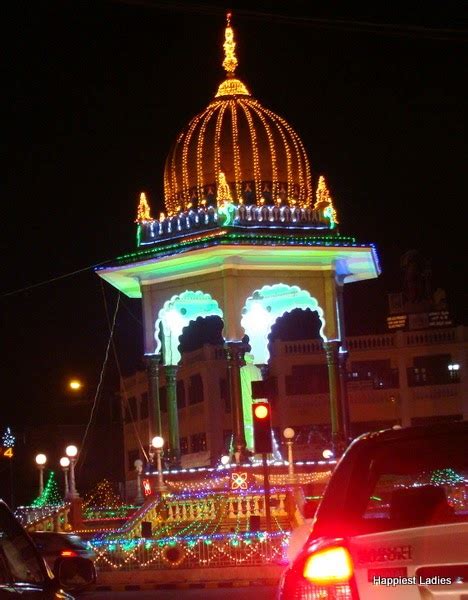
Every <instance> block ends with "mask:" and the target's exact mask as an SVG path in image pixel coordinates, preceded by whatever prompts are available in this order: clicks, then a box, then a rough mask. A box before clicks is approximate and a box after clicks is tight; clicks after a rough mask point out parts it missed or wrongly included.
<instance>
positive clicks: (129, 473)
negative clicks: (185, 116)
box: [121, 326, 468, 494]
mask: <svg viewBox="0 0 468 600" xmlns="http://www.w3.org/2000/svg"><path fill="white" fill-rule="evenodd" d="M467 341H468V328H467V327H465V326H458V327H449V328H438V329H424V330H416V331H397V332H389V333H384V334H379V335H363V336H355V337H349V338H347V347H348V350H349V357H348V366H347V391H348V393H347V396H348V402H349V415H350V425H351V427H350V429H351V432H352V435H353V436H355V435H358V434H360V433H363V432H365V431H372V430H377V429H381V428H384V427H391V426H393V425H397V424H399V425H402V426H408V425H420V424H424V423H430V422H434V421H441V420H452V419H457V420H460V419H467V418H468V381H467V378H466V369H464V368H463V367H464V365H466V364H467V351H468V345H467ZM326 370H327V364H326V361H325V357H324V353H323V349H322V343H321V341H320V340H318V339H314V340H300V341H290V342H283V341H279V340H277V341H275V342H273V343H272V345H271V358H270V362H269V365H268V370H267V377H268V379H269V381H270V382H272V385H271V389H272V390H273V391H272V397H271V398H270V401H271V403H272V413H273V427H274V431H275V437H276V439H277V441H278V445H279V446H280V448H282V446H283V441H282V433H281V432H282V431H283V429H284V428H286V427H292V428H293V429H294V431H295V434H296V435H295V440H294V456H295V459H296V460H314V459H317V458H320V456H321V454H322V452H323V450H324V449H325V448H326V447H327V446H328V445H329V443H330V418H329V401H330V399H329V392H328V379H327V374H326ZM160 386H161V387H160V401H161V409H162V427H163V436H167V435H168V422H167V406H166V391H165V386H166V382H165V378H164V374H162V376H161V380H160ZM121 398H122V411H123V427H124V455H125V457H124V459H125V477H126V485H127V489H128V490H129V493H130V494H131V490H132V488H133V486H134V481H135V477H136V475H135V468H134V461H135V459H137V458H143V459H144V456H141V454H142V451H141V450H140V443H141V444H142V445H143V447H144V448H146V451H148V447H149V435H150V429H151V427H150V422H149V420H148V414H150V412H151V407H150V405H149V398H150V397H149V394H148V377H147V374H146V372H145V371H143V370H142V371H138V372H136V373H135V374H134V375H132V376H129V377H127V378H125V379H123V380H122V382H121ZM177 402H178V415H179V424H180V441H181V452H182V466H183V467H186V468H190V467H195V466H206V465H216V464H219V460H220V458H221V456H222V455H223V454H226V453H227V451H228V445H229V442H230V438H231V434H232V413H231V410H232V407H231V405H230V401H229V393H228V387H227V364H226V358H225V352H224V350H223V347H222V346H214V345H210V344H205V345H204V346H203V347H202V348H200V349H198V350H195V351H193V352H187V353H185V354H183V355H182V360H181V363H180V365H179V370H178V373H177Z"/></svg>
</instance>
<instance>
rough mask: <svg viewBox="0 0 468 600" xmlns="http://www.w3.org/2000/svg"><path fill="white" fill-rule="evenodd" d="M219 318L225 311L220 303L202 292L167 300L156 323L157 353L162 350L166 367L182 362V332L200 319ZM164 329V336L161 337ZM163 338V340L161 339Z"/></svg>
mask: <svg viewBox="0 0 468 600" xmlns="http://www.w3.org/2000/svg"><path fill="white" fill-rule="evenodd" d="M210 316H218V317H221V319H222V318H223V311H222V310H221V308H220V307H219V305H218V302H217V301H216V300H215V299H214V298H212V297H211V296H210V294H206V293H204V292H202V291H200V290H198V291H196V292H194V291H191V290H186V291H185V292H182V293H181V294H175V295H174V296H172V298H171V299H170V300H166V302H165V303H164V306H163V307H162V308H161V310H160V311H159V313H158V318H157V319H156V323H155V330H154V338H155V340H156V353H158V352H160V351H161V349H162V354H163V363H164V365H177V364H178V363H179V361H180V352H179V337H180V336H181V335H182V330H183V329H184V327H187V326H188V325H189V324H190V322H191V321H195V319H197V318H198V317H210ZM160 329H162V336H160ZM161 337H162V339H161Z"/></svg>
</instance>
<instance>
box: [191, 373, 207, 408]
mask: <svg viewBox="0 0 468 600" xmlns="http://www.w3.org/2000/svg"><path fill="white" fill-rule="evenodd" d="M203 400H204V392H203V379H202V377H201V375H200V374H199V373H197V374H196V375H192V376H191V377H190V384H189V404H198V403H200V402H203Z"/></svg>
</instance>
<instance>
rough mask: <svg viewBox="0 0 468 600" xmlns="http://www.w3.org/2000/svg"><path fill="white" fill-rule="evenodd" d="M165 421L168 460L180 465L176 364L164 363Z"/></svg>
mask: <svg viewBox="0 0 468 600" xmlns="http://www.w3.org/2000/svg"><path fill="white" fill-rule="evenodd" d="M164 368H165V371H166V393H167V421H168V425H169V461H170V463H171V464H172V465H173V466H179V465H180V438H179V413H178V409H177V365H166V366H165V367H164Z"/></svg>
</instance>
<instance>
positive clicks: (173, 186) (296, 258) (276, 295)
mask: <svg viewBox="0 0 468 600" xmlns="http://www.w3.org/2000/svg"><path fill="white" fill-rule="evenodd" d="M235 48H236V42H235V39H234V32H233V29H232V26H231V23H230V15H228V19H227V25H226V29H225V41H224V61H223V67H224V69H225V72H226V77H225V79H224V81H222V82H221V84H220V85H219V87H218V89H217V91H216V93H215V95H214V98H213V99H212V100H211V102H210V103H209V104H208V106H207V107H206V108H205V109H204V110H202V111H201V112H199V113H198V114H197V115H196V116H195V117H194V118H193V119H192V120H191V121H190V123H189V124H188V125H187V127H186V128H185V129H184V130H183V131H181V132H180V133H179V135H178V136H177V138H176V140H175V142H174V144H173V146H172V148H171V149H170V152H169V154H168V157H167V160H166V164H165V169H164V196H165V212H163V213H161V214H160V216H159V218H153V217H152V216H151V210H150V206H149V204H148V201H147V199H146V196H145V194H141V196H140V203H139V206H138V214H137V219H136V224H137V248H136V250H135V252H134V253H131V254H127V255H124V256H120V257H118V258H117V259H116V260H115V261H113V263H112V264H110V265H109V264H107V265H105V266H104V267H100V268H98V269H97V274H98V275H99V276H100V277H102V278H103V279H104V280H106V281H107V282H109V283H110V284H111V285H113V286H114V287H115V288H117V289H118V290H120V291H121V292H122V293H124V294H126V295H127V296H129V297H130V298H141V299H142V302H143V315H144V324H143V329H144V331H143V335H144V351H145V355H146V356H147V358H148V363H147V364H148V375H149V386H150V395H151V397H152V400H153V407H154V415H153V426H152V428H153V432H152V434H153V435H161V416H160V410H159V397H158V377H159V369H160V368H164V369H165V371H166V390H167V405H168V406H167V410H168V423H169V447H170V454H171V457H172V460H173V462H174V464H177V463H178V461H179V457H180V446H179V429H178V412H177V395H176V374H177V365H178V363H179V361H180V358H181V356H180V352H179V349H178V347H179V337H180V335H181V334H182V331H183V329H184V327H187V326H188V325H189V324H190V322H191V321H194V320H195V319H197V318H198V317H208V316H213V315H217V316H219V317H220V318H221V319H222V320H223V324H224V329H223V337H224V340H225V350H226V357H227V363H228V374H229V389H230V397H231V403H232V407H233V432H234V450H235V453H236V458H237V460H241V459H242V457H244V456H245V449H246V441H245V430H244V416H245V415H246V412H245V410H246V409H245V406H244V407H243V405H242V397H241V385H240V368H241V366H242V365H243V364H244V360H243V357H244V353H245V351H246V349H247V348H248V346H246V344H245V342H244V341H243V340H245V336H248V343H249V346H250V350H249V352H250V353H251V354H252V355H253V356H254V361H255V364H257V365H264V364H266V363H267V362H268V358H269V355H268V335H269V333H270V331H271V328H272V326H273V325H274V323H275V322H276V320H277V319H279V318H280V317H282V316H283V315H284V314H285V313H287V312H290V311H292V310H293V309H296V308H301V309H311V310H312V311H316V312H317V314H318V317H319V319H320V322H321V327H320V336H321V338H322V341H323V347H324V352H325V353H326V358H327V365H328V374H329V388H330V421H331V430H332V436H333V439H334V441H335V444H336V446H337V448H339V447H340V444H341V445H342V444H343V442H344V440H345V438H346V436H347V431H346V422H347V417H346V411H347V402H346V392H345V390H346V386H345V385H344V365H345V360H346V356H347V351H346V347H345V333H344V318H343V286H344V285H345V284H348V283H352V282H355V281H362V280H365V279H371V278H375V277H378V275H379V273H380V267H379V261H378V256H377V252H376V249H375V248H374V246H373V245H372V244H361V243H358V242H357V241H356V240H355V238H353V237H350V236H344V235H341V234H340V232H339V218H338V216H337V211H336V209H335V206H334V203H333V201H332V198H331V195H330V193H329V190H328V188H327V184H326V182H325V179H324V178H323V177H318V178H317V180H316V182H315V185H314V184H313V180H312V174H311V168H310V163H309V160H308V157H307V153H306V150H305V148H304V145H303V143H302V141H301V138H300V137H299V135H298V133H297V132H296V131H295V130H294V129H293V128H292V127H291V126H290V125H289V124H288V123H287V122H286V121H285V120H284V119H283V118H282V117H280V116H279V115H277V114H275V113H274V112H272V111H271V110H269V109H268V108H265V107H264V106H263V105H262V104H260V102H259V101H258V100H256V99H255V98H254V97H253V96H252V95H251V92H250V89H249V88H248V87H247V86H246V85H245V84H244V83H243V82H242V81H241V80H240V79H239V78H238V77H237V75H236V69H237V62H238V61H237V57H236V51H235ZM314 188H315V193H314V191H313V189H314ZM277 411H278V415H277V416H278V419H279V422H287V416H286V415H282V412H281V411H282V408H281V401H279V403H278V407H277ZM221 435H222V432H221V431H220V432H219V436H220V440H219V444H218V443H217V442H216V441H215V442H213V444H214V446H216V447H213V448H211V451H212V453H216V452H218V451H219V452H221V450H222V441H221Z"/></svg>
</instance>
